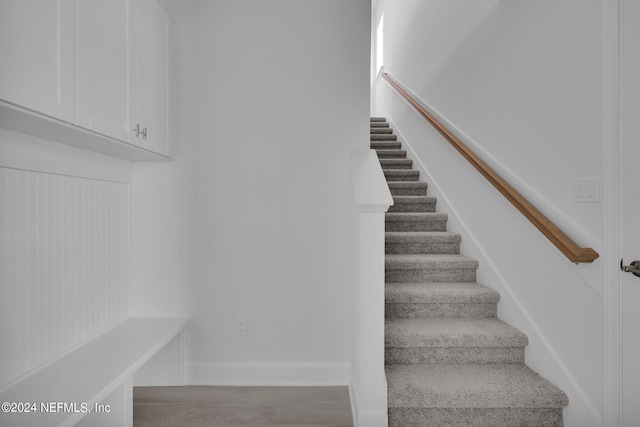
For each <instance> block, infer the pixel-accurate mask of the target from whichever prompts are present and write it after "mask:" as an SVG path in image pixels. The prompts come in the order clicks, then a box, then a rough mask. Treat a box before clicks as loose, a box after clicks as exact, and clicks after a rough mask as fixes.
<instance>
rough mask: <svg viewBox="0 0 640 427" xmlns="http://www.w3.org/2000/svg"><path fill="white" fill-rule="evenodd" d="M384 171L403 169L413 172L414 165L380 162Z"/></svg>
mask: <svg viewBox="0 0 640 427" xmlns="http://www.w3.org/2000/svg"><path fill="white" fill-rule="evenodd" d="M380 166H382V169H383V170H387V169H403V170H405V169H406V170H411V169H412V167H413V165H412V164H411V163H382V162H380Z"/></svg>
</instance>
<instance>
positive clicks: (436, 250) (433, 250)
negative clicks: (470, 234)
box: [384, 242, 460, 254]
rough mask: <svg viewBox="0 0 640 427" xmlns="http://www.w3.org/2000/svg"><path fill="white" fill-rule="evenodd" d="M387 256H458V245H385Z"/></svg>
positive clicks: (437, 243)
mask: <svg viewBox="0 0 640 427" xmlns="http://www.w3.org/2000/svg"><path fill="white" fill-rule="evenodd" d="M384 251H385V253H387V254H459V253H460V243H449V242H447V243H441V242H434V243H429V242H426V243H386V244H385V246H384Z"/></svg>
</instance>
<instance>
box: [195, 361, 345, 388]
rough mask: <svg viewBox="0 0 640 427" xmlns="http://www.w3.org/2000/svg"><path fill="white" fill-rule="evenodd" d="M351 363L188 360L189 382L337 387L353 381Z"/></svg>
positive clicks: (199, 383)
mask: <svg viewBox="0 0 640 427" xmlns="http://www.w3.org/2000/svg"><path fill="white" fill-rule="evenodd" d="M349 369H350V364H349V363H325V362H316V363H314V362H212V363H188V364H187V368H186V371H187V372H186V377H185V383H186V384H188V385H236V386H243V385H253V386H256V385H265V386H335V385H348V384H349Z"/></svg>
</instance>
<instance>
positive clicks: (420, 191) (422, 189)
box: [381, 159, 428, 196]
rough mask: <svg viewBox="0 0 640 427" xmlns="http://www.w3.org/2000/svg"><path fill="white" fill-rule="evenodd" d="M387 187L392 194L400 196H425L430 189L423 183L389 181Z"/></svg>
mask: <svg viewBox="0 0 640 427" xmlns="http://www.w3.org/2000/svg"><path fill="white" fill-rule="evenodd" d="M381 160H382V159H381ZM387 185H388V186H389V191H391V194H392V195H398V196H424V195H426V194H427V187H428V184H427V183H426V182H422V181H387Z"/></svg>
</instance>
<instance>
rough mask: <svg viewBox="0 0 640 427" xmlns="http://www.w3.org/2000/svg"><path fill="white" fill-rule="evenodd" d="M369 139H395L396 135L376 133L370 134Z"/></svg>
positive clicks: (396, 138)
mask: <svg viewBox="0 0 640 427" xmlns="http://www.w3.org/2000/svg"><path fill="white" fill-rule="evenodd" d="M370 140H371V141H397V140H398V135H376V134H372V135H371V138H370Z"/></svg>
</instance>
